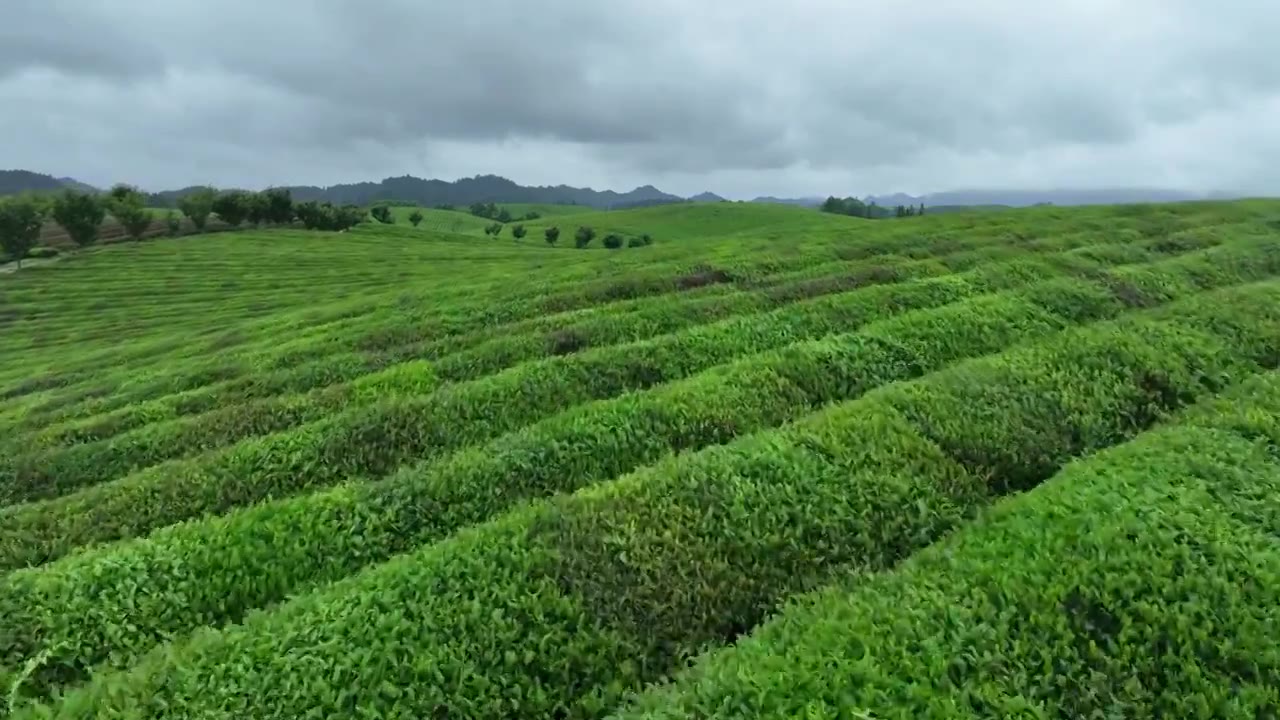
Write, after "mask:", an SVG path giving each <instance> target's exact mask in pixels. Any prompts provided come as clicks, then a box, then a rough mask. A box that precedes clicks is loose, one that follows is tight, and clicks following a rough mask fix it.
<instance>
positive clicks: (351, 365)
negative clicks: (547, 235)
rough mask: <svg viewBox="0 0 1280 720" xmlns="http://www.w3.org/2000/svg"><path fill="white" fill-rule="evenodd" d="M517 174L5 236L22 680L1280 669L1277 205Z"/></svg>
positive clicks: (1018, 678) (617, 686)
mask: <svg viewBox="0 0 1280 720" xmlns="http://www.w3.org/2000/svg"><path fill="white" fill-rule="evenodd" d="M531 209H532V208H531ZM412 210H413V209H412V208H409V207H399V208H396V209H395V213H396V215H397V217H398V219H399V218H403V217H405V216H407V214H408V213H409V212H412ZM540 212H543V214H544V215H545V217H544V218H541V219H539V220H537V221H531V222H529V223H527V224H528V226H529V228H530V230H531V233H530V238H529V239H526V240H525V241H523V242H514V241H513V240H512V239H511V238H510V237H509V236H503V237H499V238H496V239H495V238H489V237H484V236H483V235H477V234H476V231H475V227H474V226H475V225H476V224H480V225H483V224H484V223H486V222H487V221H486V220H484V219H481V218H475V217H472V216H470V215H468V214H466V213H462V212H454V211H443V210H431V211H424V214H426V215H427V220H426V221H424V223H423V224H422V225H421V226H420V227H417V228H414V227H411V226H409V225H408V224H407V223H406V222H404V221H403V220H401V221H399V222H397V223H396V224H394V225H375V224H363V225H359V226H357V227H355V228H353V229H351V230H350V231H348V232H344V233H341V234H338V233H320V232H307V231H302V230H296V229H271V230H246V231H236V232H221V233H216V234H209V235H197V236H191V237H184V238H179V239H158V240H153V241H147V242H142V243H137V244H129V245H127V246H106V247H96V248H91V249H89V250H87V251H84V252H80V253H75V254H71V255H69V256H67V257H65V259H63V260H62V261H60V262H57V263H52V264H49V265H45V266H40V267H34V268H31V269H24V270H22V271H20V272H17V273H14V274H11V275H6V276H0V358H3V361H2V362H0V687H4V688H5V689H6V691H7V692H6V697H7V698H8V701H7V703H6V704H5V705H4V706H3V709H0V713H7V716H8V717H9V718H13V719H14V720H17V719H24V720H29V719H34V718H45V717H59V718H99V717H149V718H189V717H243V718H299V717H367V718H400V717H449V718H454V717H458V718H493V719H495V720H496V719H498V718H544V717H564V718H606V717H609V718H615V719H617V720H641V719H642V718H643V719H658V718H673V719H674V718H690V719H692V718H726V719H727V718H742V717H759V718H779V719H782V718H795V717H876V718H881V717H884V718H889V717H991V716H999V717H1012V716H1021V715H1026V716H1045V717H1050V716H1061V717H1108V716H1109V717H1120V716H1128V717H1132V716H1143V717H1146V716H1154V715H1157V714H1161V713H1163V714H1167V715H1169V716H1171V717H1172V716H1176V717H1197V716H1201V717H1205V716H1248V717H1254V716H1260V717H1266V716H1268V713H1271V712H1272V711H1273V710H1274V709H1275V708H1276V707H1277V703H1280V696H1277V690H1276V688H1277V687H1278V686H1280V685H1278V684H1277V683H1276V682H1275V679H1276V678H1280V656H1278V655H1277V654H1276V653H1275V652H1274V650H1273V648H1274V647H1275V646H1276V645H1277V643H1280V550H1278V549H1277V546H1276V543H1275V538H1274V533H1275V528H1276V518H1277V513H1276V506H1275V503H1274V502H1273V500H1272V498H1274V497H1275V496H1276V495H1277V493H1280V452H1277V449H1276V448H1277V446H1278V445H1280V421H1278V420H1277V418H1280V371H1278V367H1280V202H1277V201H1240V202H1205V203H1180V204H1160V205H1134V206H1099V207H1088V208H1062V207H1038V208H1028V209H1012V210H1006V211H1001V212H988V213H981V212H971V213H965V214H962V215H952V214H939V215H926V216H922V217H913V218H904V219H900V220H892V221H866V220H861V219H858V218H851V217H844V216H838V215H829V214H823V213H818V212H814V211H812V210H810V209H805V208H798V207H789V206H786V205H780V204H754V203H682V204H676V205H668V206H661V207H649V208H644V209H637V210H626V211H613V212H603V211H581V212H577V211H574V210H571V209H563V212H561V209H557V208H549V207H543V208H542V210H541V211H540ZM557 213H561V214H558V215H557ZM548 223H558V224H559V225H560V227H562V228H563V230H564V232H565V235H566V237H571V236H572V228H573V227H576V226H577V225H578V224H590V225H592V226H593V227H596V229H597V231H598V232H599V233H601V234H603V233H604V232H617V233H624V234H638V233H650V234H652V235H653V236H654V237H655V238H656V240H657V241H656V242H655V244H653V245H650V246H645V247H627V248H623V249H619V250H613V251H606V250H603V249H601V248H600V247H599V240H596V241H595V243H593V245H592V246H591V247H589V248H588V249H586V250H578V249H575V248H573V247H572V244H571V242H566V241H562V242H561V243H560V246H558V247H550V246H548V245H547V244H546V243H544V242H542V240H541V238H540V234H541V233H540V230H538V229H539V228H541V227H544V226H545V225H547V224H548ZM1082 688H1087V692H1085V691H1082Z"/></svg>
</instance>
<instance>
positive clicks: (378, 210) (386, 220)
mask: <svg viewBox="0 0 1280 720" xmlns="http://www.w3.org/2000/svg"><path fill="white" fill-rule="evenodd" d="M369 214H370V215H372V216H373V219H374V220H377V221H378V222H380V223H382V224H384V225H392V224H394V223H395V221H396V217H395V215H393V214H392V213H391V208H390V207H388V206H386V205H375V206H373V207H371V208H369Z"/></svg>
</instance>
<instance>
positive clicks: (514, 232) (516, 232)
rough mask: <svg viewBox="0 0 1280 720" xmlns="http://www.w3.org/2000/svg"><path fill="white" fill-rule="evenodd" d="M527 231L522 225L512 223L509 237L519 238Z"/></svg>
mask: <svg viewBox="0 0 1280 720" xmlns="http://www.w3.org/2000/svg"><path fill="white" fill-rule="evenodd" d="M528 232H529V231H528V230H525V227H524V225H514V226H512V228H511V237H514V238H515V239H516V240H521V239H523V238H524V236H525V235H527V234H528Z"/></svg>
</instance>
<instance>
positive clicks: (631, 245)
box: [627, 237, 648, 248]
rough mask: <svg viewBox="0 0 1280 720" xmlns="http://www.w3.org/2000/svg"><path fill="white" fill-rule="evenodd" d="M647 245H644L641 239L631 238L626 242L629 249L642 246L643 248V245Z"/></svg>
mask: <svg viewBox="0 0 1280 720" xmlns="http://www.w3.org/2000/svg"><path fill="white" fill-rule="evenodd" d="M647 244H648V243H646V242H645V241H644V240H643V239H641V238H638V237H633V238H631V239H629V240H627V247H629V248H637V247H644V246H645V245H647Z"/></svg>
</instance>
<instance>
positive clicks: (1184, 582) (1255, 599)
mask: <svg viewBox="0 0 1280 720" xmlns="http://www.w3.org/2000/svg"><path fill="white" fill-rule="evenodd" d="M1224 401H1225V402H1224ZM1224 404H1225V405H1226V408H1224V407H1223V405H1224ZM1277 415H1280V376H1278V375H1277V374H1276V373H1269V374H1266V375H1263V376H1259V377H1258V378H1257V379H1256V380H1251V381H1249V382H1246V383H1244V384H1242V385H1241V386H1238V387H1237V388H1234V389H1233V390H1231V391H1230V392H1228V393H1226V394H1225V396H1224V397H1223V398H1222V400H1221V401H1220V400H1217V399H1213V400H1210V401H1207V402H1204V403H1202V404H1200V405H1197V406H1195V407H1194V408H1192V409H1191V410H1190V411H1188V412H1186V413H1184V414H1183V415H1182V416H1180V417H1179V418H1178V419H1177V420H1176V421H1175V422H1174V423H1173V424H1172V425H1170V426H1168V427H1165V428H1161V429H1158V430H1155V431H1152V432H1149V433H1145V434H1143V435H1140V436H1139V437H1138V438H1137V439H1135V440H1133V441H1131V442H1129V443H1127V444H1124V445H1120V446H1117V447H1116V448H1114V449H1112V450H1107V451H1103V452H1100V453H1098V454H1097V455H1094V456H1093V457H1091V458H1089V459H1087V460H1085V461H1082V462H1079V463H1076V464H1074V465H1072V466H1069V467H1068V468H1066V469H1064V470H1063V471H1061V472H1059V473H1058V474H1057V475H1056V476H1055V477H1054V478H1053V479H1052V480H1051V481H1049V482H1047V483H1045V484H1044V485H1043V486H1041V487H1039V488H1037V489H1035V490H1033V491H1031V492H1029V493H1026V494H1024V495H1021V496H1016V497H1013V498H1010V499H1008V500H1006V501H1003V502H1001V503H1000V504H999V505H998V506H997V507H996V508H995V509H994V510H993V511H992V512H990V513H988V514H986V515H985V516H983V517H982V518H980V519H979V520H978V521H976V522H974V523H972V524H970V525H968V526H966V527H964V528H963V529H961V530H959V531H958V532H957V533H955V534H954V535H953V536H952V537H950V538H948V539H946V540H944V541H942V542H940V543H938V544H937V545H935V546H933V547H930V548H927V549H924V550H922V551H920V552H919V553H917V554H916V555H915V556H913V557H911V558H910V559H908V560H907V561H906V562H905V563H903V564H902V565H901V566H900V567H898V568H897V569H895V570H893V571H892V572H890V573H886V574H883V575H878V576H867V575H865V574H861V573H859V574H857V575H855V576H852V577H850V578H849V579H847V580H843V581H840V582H837V583H834V584H833V585H832V586H830V587H829V588H827V589H825V590H824V591H822V592H820V593H815V594H814V595H812V596H810V597H808V598H803V599H801V600H800V601H799V602H796V603H793V604H791V605H790V606H789V607H787V608H786V609H785V610H784V611H783V612H781V613H779V615H778V616H777V617H776V618H774V619H773V620H771V621H769V622H768V623H766V624H765V625H763V626H761V627H759V628H757V629H756V630H755V631H754V632H753V633H752V635H751V637H749V638H746V639H742V640H739V641H738V642H737V643H736V645H735V648H734V649H733V651H732V652H718V653H713V654H711V655H709V656H707V657H706V658H704V659H703V660H702V662H700V663H699V664H698V665H697V667H695V668H693V669H691V670H690V671H688V672H686V673H684V674H683V676H681V677H679V678H677V681H676V682H675V683H674V684H673V685H671V686H668V687H665V688H661V689H659V690H656V691H654V692H650V693H648V694H647V695H645V696H643V697H642V698H640V699H639V700H638V701H637V702H634V703H633V704H632V705H631V706H630V707H628V708H626V709H625V711H623V712H620V713H618V714H617V715H616V716H615V717H617V718H619V719H620V720H639V718H655V719H656V718H673V719H674V718H692V717H719V716H720V714H719V711H720V710H721V709H722V708H728V707H732V708H733V709H734V712H735V714H737V715H740V716H743V717H756V718H792V717H800V716H804V715H805V714H806V713H808V712H811V711H812V709H813V708H816V707H821V708H836V707H840V708H846V709H853V708H857V710H856V712H855V713H854V714H856V715H864V714H865V715H866V716H868V717H872V716H874V717H929V716H934V715H949V714H951V713H950V712H949V710H947V709H944V708H949V709H952V710H954V708H955V698H956V697H963V698H964V699H965V700H964V702H965V704H966V705H967V706H969V707H973V708H988V709H989V712H990V714H992V715H997V714H998V715H1015V714H1019V713H1018V711H1017V710H1015V707H1019V706H1021V705H1020V703H1022V702H1024V701H1030V702H1034V703H1035V704H1036V705H1038V706H1040V707H1048V708H1054V709H1055V710H1056V712H1057V714H1061V715H1063V716H1070V717H1101V716H1105V715H1107V714H1108V713H1115V712H1118V711H1119V710H1118V709H1119V708H1124V711H1123V712H1124V714H1126V715H1132V716H1154V715H1160V714H1166V713H1167V714H1168V715H1169V716H1171V717H1196V716H1201V715H1205V714H1206V710H1205V708H1206V707H1209V706H1212V707H1223V708H1225V707H1230V708H1232V709H1233V710H1235V711H1238V712H1239V713H1241V714H1244V715H1249V716H1253V715H1266V714H1267V712H1268V711H1269V708H1270V707H1271V706H1272V705H1273V704H1274V692H1273V691H1272V688H1268V689H1266V690H1264V689H1262V688H1261V687H1259V685H1258V679H1259V678H1266V677H1274V676H1276V675H1280V661H1278V660H1277V656H1276V654H1275V653H1274V652H1273V651H1272V650H1273V645H1274V638H1273V637H1272V634H1271V633H1269V632H1267V631H1263V630H1262V628H1264V627H1274V626H1276V625H1277V624H1280V611H1278V610H1277V608H1280V591H1278V588H1280V553H1277V552H1276V549H1275V544H1274V535H1273V532H1274V528H1275V524H1274V519H1275V513H1274V510H1273V509H1271V508H1270V507H1266V506H1265V505H1264V504H1262V503H1259V502H1258V498H1269V497H1275V496H1276V494H1277V493H1278V492H1280V464H1278V463H1277V458H1276V456H1275V455H1274V454H1273V453H1269V452H1268V450H1267V441H1266V440H1265V439H1263V438H1265V436H1266V435H1267V434H1271V435H1272V436H1276V435H1280V433H1278V432H1277V431H1278V430H1280V425H1277V423H1276V422H1275V420H1274V418H1275V417H1277ZM1247 416H1252V417H1253V418H1256V419H1262V418H1265V419H1266V421H1265V429H1264V428H1263V427H1261V426H1262V423H1258V422H1256V421H1253V422H1250V423H1249V425H1250V426H1251V427H1250V428H1249V429H1248V430H1245V429H1244V428H1242V427H1240V425H1239V424H1238V421H1239V419H1241V418H1243V417H1247ZM1258 430H1263V432H1262V433H1258ZM1268 431H1269V432H1268ZM1259 434H1261V435H1262V436H1263V438H1260V437H1259ZM1029 548H1033V549H1034V550H1033V551H1028V549H1029ZM1100 578H1105V579H1106V580H1102V581H1100V580H1099V579H1100ZM1210 628H1212V632H1210ZM1153 647H1159V648H1161V651H1160V652H1155V653H1153V652H1151V648H1153ZM961 657H975V658H982V661H981V662H979V663H976V664H970V663H964V662H957V658H961ZM855 666H857V667H874V668H875V672H874V673H855V672H832V668H840V667H850V668H852V667H855ZM996 667H998V668H1000V670H999V671H998V672H996V673H990V672H988V670H987V669H988V668H996ZM1085 675H1088V676H1089V677H1090V688H1091V689H1090V691H1089V692H1079V691H1078V688H1076V687H1075V686H1074V685H1073V684H1071V683H1066V684H1063V683H1060V682H1057V680H1059V679H1061V678H1063V677H1082V676H1085ZM1153 677H1154V678H1159V681H1158V682H1155V683H1153V682H1150V681H1149V678H1153ZM908 688H911V690H909V691H908V690H907V689H908ZM1015 699H1016V700H1015ZM1015 702H1016V703H1019V705H1015V704H1014V703H1015ZM1227 714H1230V713H1227Z"/></svg>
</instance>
